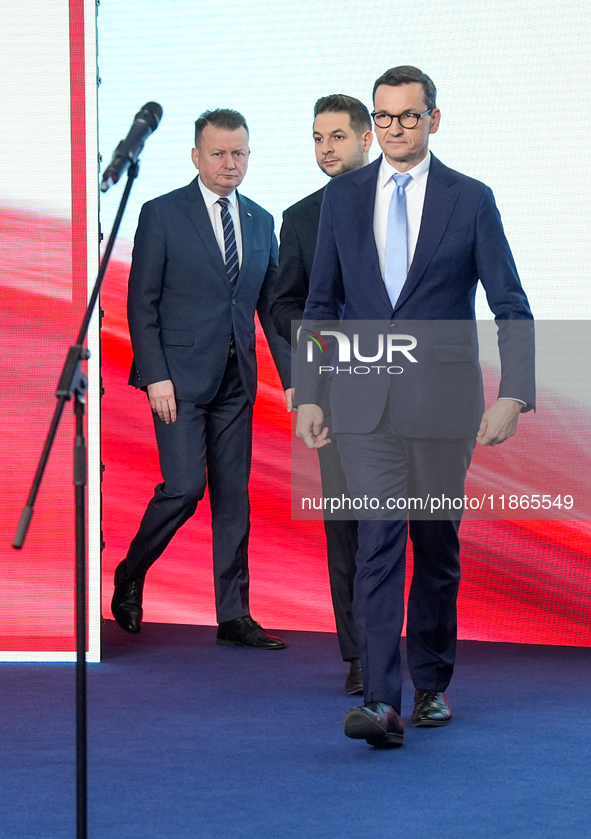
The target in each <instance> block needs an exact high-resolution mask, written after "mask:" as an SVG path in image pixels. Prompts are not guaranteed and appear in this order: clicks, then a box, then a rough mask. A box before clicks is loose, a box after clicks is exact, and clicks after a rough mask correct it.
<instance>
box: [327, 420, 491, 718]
mask: <svg viewBox="0 0 591 839" xmlns="http://www.w3.org/2000/svg"><path fill="white" fill-rule="evenodd" d="M337 440H338V447H339V451H340V453H341V461H342V464H343V469H344V471H345V474H346V476H347V483H348V486H349V492H350V495H351V497H352V499H353V500H354V502H355V503H357V504H361V505H362V506H361V509H359V510H357V511H356V515H357V517H358V519H359V550H358V552H357V573H356V577H355V592H354V605H353V613H354V616H355V624H356V630H357V643H358V646H359V653H360V658H361V665H362V669H363V680H364V694H365V700H366V702H371V701H376V702H387V703H388V704H389V705H392V706H393V707H394V708H396V710H397V711H398V712H399V713H400V709H401V695H402V667H401V657H400V637H401V634H402V628H403V624H404V583H405V572H406V567H405V566H406V542H407V534H408V532H409V531H410V537H411V541H412V545H413V554H414V568H413V577H412V582H411V587H410V593H409V600H408V620H407V630H406V632H407V659H408V667H409V672H410V675H411V678H412V681H413V683H414V686H415V687H416V688H419V689H427V690H436V691H443V690H445V689H446V687H447V686H448V684H449V681H450V679H451V676H452V673H453V667H454V661H455V649H456V638H457V617H456V600H457V594H458V589H459V583H460V550H459V539H458V530H459V525H460V519H461V510H450V511H449V513H448V516H449V517H448V518H447V519H442V520H437V519H434V518H431V519H429V520H426V519H423V520H421V519H419V518H417V515H419V514H413V515H412V517H411V520H410V525H409V522H408V513H407V509H406V508H405V507H404V505H402V504H400V506H399V507H396V509H394V510H392V511H389V510H388V509H387V500H388V499H394V502H396V501H397V500H398V499H404V500H405V503H406V505H408V502H407V501H406V499H407V498H409V497H422V498H423V499H426V498H427V496H428V495H429V494H431V497H433V496H434V495H438V496H440V495H442V494H444V495H446V496H447V497H449V498H463V495H464V480H465V476H466V472H467V470H468V466H469V465H470V460H471V457H472V452H473V449H474V443H475V441H474V439H473V438H469V439H459V440H458V439H449V440H448V439H446V440H430V439H429V440H425V439H418V438H410V437H403V436H402V435H400V434H398V433H397V432H396V430H395V429H394V428H393V425H392V421H391V417H390V410H389V406H387V407H386V410H385V411H384V415H383V416H382V419H381V421H380V423H379V425H378V427H377V428H376V429H375V430H374V431H372V432H371V433H369V434H350V433H341V434H338V435H337ZM364 498H365V499H367V500H366V501H363V499H364ZM357 499H358V500H357ZM371 499H378V502H379V506H378V507H375V508H374V509H372V507H371V503H372V502H371ZM395 506H396V504H395ZM452 516H453V518H452Z"/></svg>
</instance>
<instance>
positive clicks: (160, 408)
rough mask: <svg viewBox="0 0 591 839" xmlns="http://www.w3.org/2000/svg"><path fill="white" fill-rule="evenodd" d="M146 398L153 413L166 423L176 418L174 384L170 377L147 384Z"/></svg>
mask: <svg viewBox="0 0 591 839" xmlns="http://www.w3.org/2000/svg"><path fill="white" fill-rule="evenodd" d="M148 398H149V399H150V406H151V408H152V410H153V411H154V413H155V414H158V416H159V417H160V419H161V420H162V422H165V423H166V424H167V425H168V424H169V423H171V422H175V420H176V401H175V398H174V385H173V383H172V382H171V381H170V379H166V381H164V382H154V383H153V384H151V385H148Z"/></svg>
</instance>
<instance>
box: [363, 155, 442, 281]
mask: <svg viewBox="0 0 591 839" xmlns="http://www.w3.org/2000/svg"><path fill="white" fill-rule="evenodd" d="M430 163H431V152H427V155H426V157H424V158H423V160H421V162H420V163H418V164H417V165H416V166H414V167H413V168H412V169H409V170H408V172H407V173H406V174H408V175H410V176H411V177H412V181H409V183H408V184H407V186H406V190H405V192H406V226H407V232H408V268H410V265H411V262H412V258H413V256H414V253H415V248H416V246H417V239H418V238H419V230H420V228H421V217H422V215H423V204H424V203H425V190H426V188H427V177H428V175H429V165H430ZM397 171H398V170H397V169H394V167H393V166H391V165H390V164H389V163H388V161H387V160H386V158H385V156H384V155H382V162H381V164H380V168H379V171H378V183H377V188H376V200H375V205H374V212H373V234H374V237H375V240H376V247H377V249H378V258H379V260H380V271H381V272H382V279H383V278H384V277H385V269H386V237H387V235H388V210H389V209H390V200H391V198H392V193H393V192H394V189H395V187H396V184H395V183H394V181H393V180H392V175H395V174H396V173H397Z"/></svg>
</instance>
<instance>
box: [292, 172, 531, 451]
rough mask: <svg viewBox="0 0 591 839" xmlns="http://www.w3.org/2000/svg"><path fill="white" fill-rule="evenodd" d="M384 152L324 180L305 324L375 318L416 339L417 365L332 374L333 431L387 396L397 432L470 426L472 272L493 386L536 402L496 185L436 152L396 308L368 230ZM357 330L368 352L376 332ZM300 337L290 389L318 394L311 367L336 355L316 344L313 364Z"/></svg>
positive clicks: (430, 433) (374, 415) (522, 303)
mask: <svg viewBox="0 0 591 839" xmlns="http://www.w3.org/2000/svg"><path fill="white" fill-rule="evenodd" d="M380 162H381V159H378V160H376V161H374V162H373V163H371V164H370V165H369V166H365V167H363V168H361V169H357V170H355V171H353V172H348V173H345V174H343V175H340V176H339V177H338V178H334V179H333V180H332V181H331V182H330V183H329V184H328V185H327V187H326V190H325V193H324V200H323V204H322V211H321V215H320V226H319V230H318V243H317V248H316V255H315V259H314V266H313V269H312V275H311V280H310V294H309V297H308V300H307V303H306V310H305V312H304V326H308V327H310V328H311V329H312V330H314V331H316V332H318V331H319V330H321V329H322V325H323V322H324V323H325V322H327V321H329V322H333V325H332V328H333V329H334V328H335V327H334V322H335V321H336V322H339V321H342V327H341V329H342V330H343V331H345V332H349V333H355V332H359V328H358V326H357V322H360V321H379V324H377V325H376V327H377V330H376V331H377V332H378V333H379V332H381V333H392V334H396V333H403V334H410V335H413V336H414V337H417V341H418V343H417V348H416V350H415V351H413V355H414V356H415V357H416V358H417V363H406V362H404V363H403V364H402V365H401V366H403V368H404V373H403V374H402V375H397V376H395V377H394V376H391V375H388V374H385V373H384V371H383V370H381V371H376V370H372V371H371V372H370V374H368V375H353V374H351V375H348V374H347V373H346V372H345V373H339V374H338V375H334V376H333V382H332V389H331V390H332V397H331V405H332V424H333V430H334V431H336V432H360V433H364V432H370V431H372V430H373V429H374V428H375V427H376V425H377V424H378V422H379V420H380V418H381V416H382V413H383V411H384V408H385V405H386V400H387V399H388V397H389V396H390V400H391V410H392V417H393V421H394V424H395V427H396V428H397V430H398V431H399V432H400V433H401V434H404V435H406V436H410V437H448V438H459V437H470V436H472V435H474V436H475V434H476V432H477V429H478V426H479V423H480V420H481V417H482V413H483V410H484V399H483V392H482V379H481V373H480V367H479V363H478V343H477V337H476V329H475V322H474V317H475V314H474V297H475V292H476V286H477V283H478V281H479V280H480V281H481V282H482V284H483V286H484V288H485V291H486V295H487V299H488V303H489V305H490V308H491V309H492V311H493V313H494V315H495V318H496V320H497V325H498V326H499V350H500V354H501V366H502V377H501V384H500V390H499V396H508V397H512V398H517V399H521V400H523V401H524V402H525V403H526V409H530V408H532V407H533V406H534V402H535V385H534V346H533V321H532V314H531V311H530V308H529V305H528V301H527V298H526V296H525V292H524V291H523V288H522V286H521V283H520V281H519V277H518V274H517V270H516V267H515V263H514V261H513V257H512V255H511V251H510V249H509V245H508V243H507V239H506V238H505V234H504V232H503V227H502V224H501V220H500V216H499V212H498V210H497V207H496V205H495V201H494V198H493V194H492V192H491V190H490V189H489V188H488V187H487V186H485V185H484V184H482V183H480V182H479V181H476V180H474V179H472V178H469V177H467V176H465V175H462V174H460V173H459V172H455V171H453V170H452V169H449V168H448V167H447V166H444V165H443V164H442V163H441V162H440V161H439V160H437V158H435V157H434V156H432V157H431V164H430V168H429V175H428V179H427V186H426V193H425V202H424V207H423V216H422V221H421V227H420V232H419V237H418V241H417V246H416V250H415V254H414V258H413V261H412V264H411V266H410V269H409V272H408V277H407V280H406V283H405V285H404V287H403V289H402V291H401V293H400V296H399V298H398V301H397V303H396V306H395V307H394V309H393V308H392V305H391V303H390V300H389V297H388V294H387V291H386V287H385V284H384V281H383V279H382V275H381V272H380V266H379V261H378V253H377V248H376V244H375V239H374V233H373V216H374V203H375V194H376V185H377V177H378V170H379V167H380ZM363 332H364V327H362V328H361V337H360V339H359V340H360V342H361V341H365V344H366V345H365V347H363V348H362V349H363V351H364V354H365V355H367V356H370V355H371V353H372V352H375V351H376V343H375V342H376V340H377V339H376V336H375V335H374V336H373V337H372V336H371V335H367V336H366V337H364V336H363ZM304 335H305V333H303V335H302V337H301V338H300V344H299V351H298V356H299V357H298V371H297V380H296V399H297V403H298V404H302V403H315V404H318V399H317V395H318V394H319V393H321V391H322V382H321V377H319V376H318V374H317V373H318V367H319V365H320V364H323V365H330V364H332V363H333V362H334V357H333V358H332V359H328V357H326V356H325V357H321V356H319V355H318V354H317V355H316V356H315V362H314V363H312V364H311V363H307V362H306V344H307V341H306V340H305V337H304ZM372 342H373V346H370V344H372ZM352 363H353V364H354V361H353V362H352ZM394 363H395V364H398V363H399V362H397V361H395V362H394ZM357 364H360V362H357ZM376 364H377V363H376ZM333 366H336V365H333ZM340 366H341V367H344V366H345V365H340ZM369 366H370V367H371V365H369Z"/></svg>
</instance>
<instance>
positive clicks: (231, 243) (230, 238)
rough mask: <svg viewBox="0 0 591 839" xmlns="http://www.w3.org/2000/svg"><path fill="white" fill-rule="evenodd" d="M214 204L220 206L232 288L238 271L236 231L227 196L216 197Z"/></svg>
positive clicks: (227, 269) (227, 265)
mask: <svg viewBox="0 0 591 839" xmlns="http://www.w3.org/2000/svg"><path fill="white" fill-rule="evenodd" d="M216 204H219V205H220V207H221V208H222V210H221V217H222V228H223V231H224V249H225V251H226V273H227V274H228V280H229V281H230V285H231V286H232V288H234V286H235V285H236V280H237V279H238V272H239V271H240V265H239V264H238V247H237V245H236V232H235V230H234V222H233V221H232V216H231V215H230V209H229V207H230V202H229V201H228V199H227V198H218V200H217V201H216Z"/></svg>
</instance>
